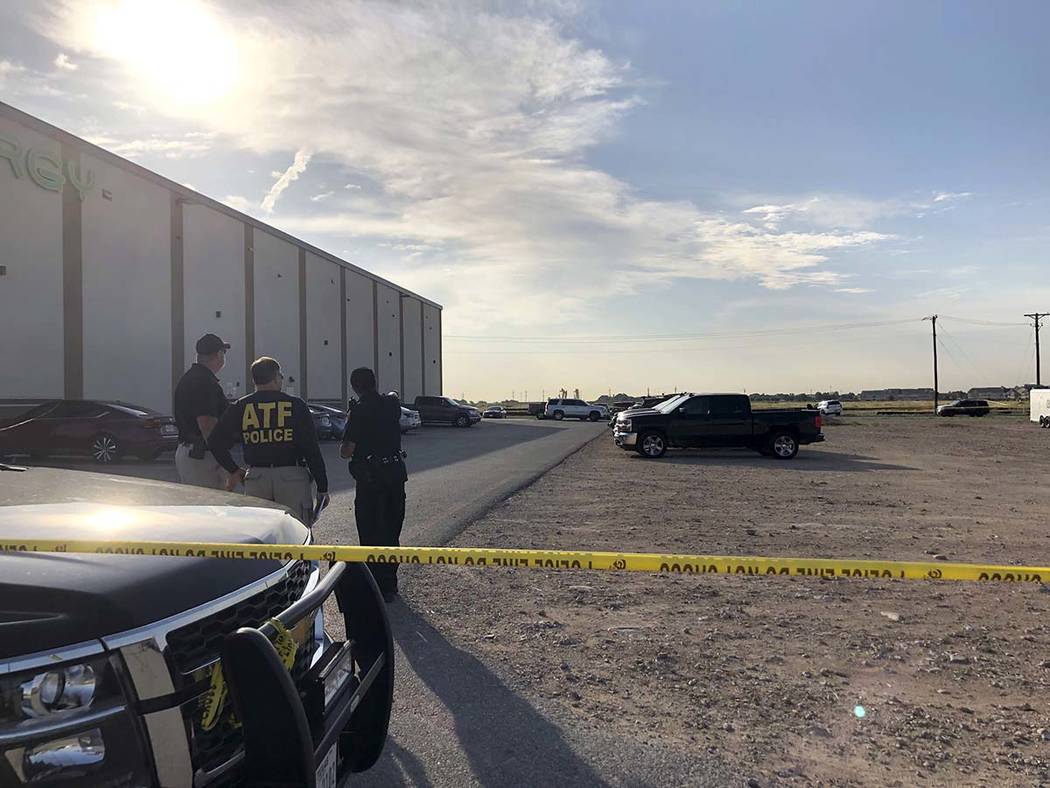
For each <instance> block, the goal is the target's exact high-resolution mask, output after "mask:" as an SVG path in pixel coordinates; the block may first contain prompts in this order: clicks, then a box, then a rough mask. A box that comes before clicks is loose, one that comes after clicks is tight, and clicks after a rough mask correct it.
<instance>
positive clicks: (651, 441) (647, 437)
mask: <svg viewBox="0 0 1050 788" xmlns="http://www.w3.org/2000/svg"><path fill="white" fill-rule="evenodd" d="M638 453H639V454H641V455H642V456H643V457H645V458H646V459H649V460H655V459H657V458H658V457H663V456H664V454H666V453H667V440H666V439H665V438H664V436H663V435H661V434H660V433H659V432H643V433H642V434H641V435H639V436H638Z"/></svg>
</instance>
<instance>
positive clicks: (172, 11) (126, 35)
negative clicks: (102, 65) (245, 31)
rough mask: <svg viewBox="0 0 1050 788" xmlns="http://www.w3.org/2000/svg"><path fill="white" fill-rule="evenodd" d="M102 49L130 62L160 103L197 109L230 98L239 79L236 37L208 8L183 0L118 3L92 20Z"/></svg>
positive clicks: (120, 0) (142, 86)
mask: <svg viewBox="0 0 1050 788" xmlns="http://www.w3.org/2000/svg"><path fill="white" fill-rule="evenodd" d="M91 35H92V37H93V38H94V42H93V43H94V45H95V48H96V49H97V50H98V51H101V52H104V53H105V54H106V55H108V56H110V57H113V58H115V59H117V60H118V61H120V62H122V63H124V65H125V66H126V67H127V68H128V70H129V71H130V72H131V73H132V74H133V76H134V78H135V79H136V80H137V81H138V86H139V88H140V89H142V90H144V91H146V92H148V93H149V94H150V95H151V96H152V97H153V98H154V99H160V100H163V101H169V102H172V103H174V104H177V105H180V106H184V107H192V106H200V105H211V104H215V103H217V102H219V101H221V100H223V99H224V98H226V97H227V96H228V95H229V94H230V92H231V91H232V90H233V89H234V87H235V86H236V84H237V81H238V75H239V62H238V53H237V48H236V46H235V44H234V41H233V38H232V36H230V35H229V34H228V32H227V31H226V30H224V28H223V25H222V24H221V23H220V22H219V20H218V19H217V18H216V17H215V16H214V15H213V14H212V13H211V12H210V10H209V9H208V8H207V6H205V5H203V4H201V3H197V2H192V0H183V1H181V2H160V1H159V0H118V2H110V3H105V4H100V5H99V6H97V7H96V9H95V13H94V15H93V19H92V20H91Z"/></svg>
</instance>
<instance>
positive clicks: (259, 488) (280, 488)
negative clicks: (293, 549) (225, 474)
mask: <svg viewBox="0 0 1050 788" xmlns="http://www.w3.org/2000/svg"><path fill="white" fill-rule="evenodd" d="M244 494H245V495H253V496H255V497H256V498H263V499H265V500H267V501H274V502H275V503H279V504H281V505H282V506H287V507H288V508H289V509H291V510H292V514H293V515H295V516H296V517H298V518H299V521H300V522H302V523H303V524H304V525H312V522H311V520H312V519H313V518H312V515H313V509H314V482H313V479H312V478H311V477H310V471H309V470H307V469H306V468H303V467H302V466H300V465H288V466H284V467H281V468H249V469H248V474H247V475H246V476H245V477H244Z"/></svg>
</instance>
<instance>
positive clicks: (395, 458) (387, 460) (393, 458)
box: [365, 449, 408, 465]
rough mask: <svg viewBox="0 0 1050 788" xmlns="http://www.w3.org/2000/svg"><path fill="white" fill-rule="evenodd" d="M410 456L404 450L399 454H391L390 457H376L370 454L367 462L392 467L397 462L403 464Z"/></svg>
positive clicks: (366, 458) (366, 459)
mask: <svg viewBox="0 0 1050 788" xmlns="http://www.w3.org/2000/svg"><path fill="white" fill-rule="evenodd" d="M407 456H408V454H407V453H406V452H405V450H404V449H402V450H401V451H399V452H398V453H397V454H391V455H390V456H389V457H376V456H375V455H374V454H369V455H368V456H367V457H365V462H374V463H378V464H379V465H390V464H391V463H395V462H402V461H403V460H404V459H405V457H407Z"/></svg>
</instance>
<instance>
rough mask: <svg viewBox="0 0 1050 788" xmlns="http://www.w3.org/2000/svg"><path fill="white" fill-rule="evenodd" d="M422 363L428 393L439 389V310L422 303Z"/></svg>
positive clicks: (438, 391) (437, 391) (433, 393)
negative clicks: (424, 369)
mask: <svg viewBox="0 0 1050 788" xmlns="http://www.w3.org/2000/svg"><path fill="white" fill-rule="evenodd" d="M423 365H424V366H425V367H426V379H425V383H426V389H427V394H429V395H439V394H443V393H444V392H443V391H442V390H441V383H442V381H441V310H440V309H437V308H436V307H432V306H430V305H429V304H423Z"/></svg>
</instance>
